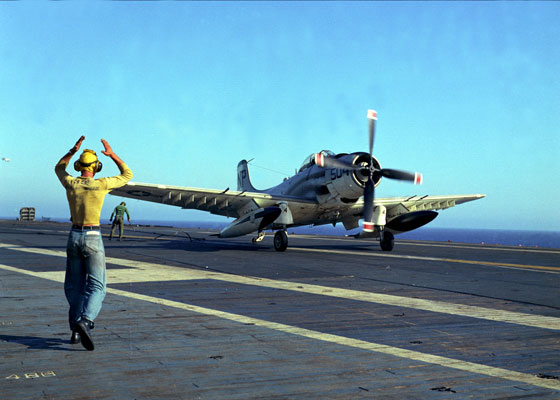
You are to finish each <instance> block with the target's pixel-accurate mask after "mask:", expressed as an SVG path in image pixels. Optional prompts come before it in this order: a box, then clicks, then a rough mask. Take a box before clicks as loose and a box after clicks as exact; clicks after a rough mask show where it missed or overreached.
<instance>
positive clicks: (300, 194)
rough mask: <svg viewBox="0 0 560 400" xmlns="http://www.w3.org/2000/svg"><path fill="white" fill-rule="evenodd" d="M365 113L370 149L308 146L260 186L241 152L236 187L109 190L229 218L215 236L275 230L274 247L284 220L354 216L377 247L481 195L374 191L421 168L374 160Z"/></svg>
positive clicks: (349, 225) (282, 245)
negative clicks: (290, 168) (381, 194)
mask: <svg viewBox="0 0 560 400" xmlns="http://www.w3.org/2000/svg"><path fill="white" fill-rule="evenodd" d="M367 116H368V119H369V153H365V152H356V153H350V154H346V153H340V154H335V153H333V152H331V151H329V150H323V151H321V152H320V153H314V154H311V155H310V156H309V157H307V158H306V159H305V161H304V162H303V165H302V166H301V168H300V169H299V171H298V172H297V173H296V174H295V175H294V176H292V177H290V178H286V179H284V181H283V182H282V183H281V184H279V185H278V186H274V187H271V188H269V189H266V190H257V189H255V188H254V187H253V185H252V184H251V180H250V178H249V169H248V166H247V161H245V160H241V161H240V162H239V164H238V165H237V191H230V190H229V188H227V189H226V190H223V191H220V190H212V189H198V188H189V187H180V186H167V185H154V184H147V183H133V182H130V183H128V184H127V185H125V186H123V187H121V188H119V189H116V190H113V191H112V192H111V194H112V195H115V196H122V197H129V198H133V199H138V200H144V201H151V202H154V203H163V204H169V205H173V206H177V207H181V208H184V209H196V210H202V211H208V212H210V213H212V214H217V215H223V216H226V217H234V218H236V220H235V221H233V222H231V223H230V224H229V225H228V226H226V227H225V228H224V229H222V230H221V232H220V233H219V234H218V235H217V236H218V237H221V238H229V237H236V236H242V235H247V234H249V233H253V232H256V233H257V236H256V237H255V238H253V242H259V241H261V240H263V238H264V236H265V233H264V231H265V230H275V231H276V233H275V234H274V248H275V249H276V250H277V251H284V250H286V248H287V247H288V234H287V232H286V230H287V228H290V227H296V226H302V225H325V224H333V226H334V225H336V224H337V223H338V222H342V224H343V225H344V227H345V228H346V229H347V230H350V229H354V228H357V227H358V226H359V220H360V219H363V220H364V222H363V229H362V231H361V232H360V233H359V234H357V235H355V237H357V238H378V239H379V242H380V245H381V249H382V250H384V251H391V250H392V249H393V245H394V235H395V234H398V233H402V232H407V231H411V230H413V229H416V228H419V227H421V226H423V225H425V224H427V223H428V222H430V221H432V220H433V219H434V218H435V217H436V216H437V215H438V213H437V212H436V211H435V210H442V209H446V208H449V207H453V206H455V205H457V204H462V203H466V202H468V201H472V200H477V199H480V198H483V197H485V195H482V194H474V195H464V196H422V197H419V196H411V197H392V198H380V199H375V188H376V187H377V186H378V185H379V183H380V182H381V178H382V177H385V178H388V179H397V180H402V181H408V182H412V183H414V184H421V183H422V175H421V174H420V173H418V172H415V173H410V172H405V171H400V170H396V169H389V168H381V165H380V164H379V161H378V160H377V159H376V158H375V157H374V156H373V154H372V151H373V139H374V134H375V121H376V120H377V113H376V112H375V111H374V110H369V111H368V114H367Z"/></svg>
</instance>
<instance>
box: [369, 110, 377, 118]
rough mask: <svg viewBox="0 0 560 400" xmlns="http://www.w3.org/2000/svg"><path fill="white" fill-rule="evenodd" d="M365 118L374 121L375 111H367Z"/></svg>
mask: <svg viewBox="0 0 560 400" xmlns="http://www.w3.org/2000/svg"><path fill="white" fill-rule="evenodd" d="M367 117H368V118H369V119H375V120H376V119H377V111H375V110H368V112H367Z"/></svg>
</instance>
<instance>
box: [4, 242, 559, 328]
mask: <svg viewBox="0 0 560 400" xmlns="http://www.w3.org/2000/svg"><path fill="white" fill-rule="evenodd" d="M2 247H4V248H10V249H12V250H18V251H23V252H29V253H39V254H44V255H52V256H58V257H66V253H65V252H62V251H54V250H48V249H38V248H32V247H22V246H19V245H6V244H2V243H0V248H2ZM106 260H107V263H110V264H116V265H122V266H126V267H129V268H132V269H123V270H114V269H110V270H107V282H108V284H109V285H110V284H117V283H132V282H157V281H182V280H195V279H213V280H219V281H225V282H231V283H238V284H244V285H253V286H260V287H267V288H274V289H282V290H290V291H294V292H301V293H308V294H315V295H321V296H330V297H337V298H343V299H349V300H358V301H364V302H369V303H378V304H385V305H391V306H396V307H405V308H412V309H417V310H422V311H431V312H437V313H443V314H450V315H458V316H463V317H470V318H478V319H484V320H489V321H495V322H505V323H510V324H515V325H524V326H530V327H535V328H541V329H552V330H560V318H557V317H549V316H543V315H534V314H527V313H520V312H513V311H505V310H498V309H492V308H486V307H478V306H470V305H466V304H457V303H448V302H444V301H437V300H426V299H417V298H410V297H404V296H395V295H388V294H381V293H375V292H364V291H359V290H350V289H340V288H334V287H329V286H321V285H310V284H305V283H299V282H290V281H280V280H273V279H266V278H256V277H250V276H240V275H232V274H225V273H220V272H211V271H202V270H197V269H192V268H183V267H174V266H169V265H161V264H154V263H147V262H141V261H133V260H126V259H120V258H112V257H107V259H106ZM8 268H11V267H8ZM139 270H140V271H141V272H140V271H139ZM28 272H29V271H28ZM30 274H37V275H34V276H38V277H41V278H45V279H51V280H55V281H59V282H62V281H63V280H64V271H55V272H37V273H31V272H30Z"/></svg>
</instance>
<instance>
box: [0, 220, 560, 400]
mask: <svg viewBox="0 0 560 400" xmlns="http://www.w3.org/2000/svg"><path fill="white" fill-rule="evenodd" d="M69 229H70V225H69V224H63V223H54V222H17V221H6V220H4V221H0V301H1V303H0V358H1V360H2V361H1V363H0V381H1V383H0V397H1V398H2V399H18V400H19V399H360V398H380V399H381V398H382V399H470V398H473V399H525V398H526V399H530V398H539V399H558V398H560V380H559V377H560V250H559V249H543V248H525V247H509V246H489V245H474V244H461V243H448V242H422V241H407V240H399V238H398V237H397V238H396V240H395V248H394V250H393V251H392V252H383V251H381V249H380V248H379V243H378V242H376V241H368V240H356V239H353V238H344V237H325V236H310V235H309V236H308V235H290V236H289V243H290V245H289V247H288V249H287V251H285V252H277V251H275V250H274V247H273V245H272V235H270V234H269V235H267V237H266V238H265V239H264V240H263V241H262V242H260V243H252V242H251V236H250V235H248V236H244V237H239V238H235V239H219V238H216V237H213V236H210V234H211V233H215V232H209V231H205V230H197V229H185V228H170V227H157V226H139V227H131V226H126V227H125V238H124V240H123V241H118V240H115V239H113V240H112V241H109V238H108V234H109V231H110V227H109V226H106V225H105V226H103V228H102V233H103V236H104V244H105V251H106V256H107V296H106V298H105V301H104V303H103V308H102V310H101V313H100V314H99V316H98V318H97V319H96V320H95V328H94V329H93V330H92V336H93V339H94V341H95V350H94V351H86V350H85V349H84V348H83V347H82V346H81V345H80V344H74V345H72V344H70V342H69V339H70V331H69V328H68V323H67V312H68V308H67V307H68V306H67V303H66V299H65V297H64V290H63V281H64V271H65V263H66V241H67V237H68V231H69Z"/></svg>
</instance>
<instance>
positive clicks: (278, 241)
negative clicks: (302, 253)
mask: <svg viewBox="0 0 560 400" xmlns="http://www.w3.org/2000/svg"><path fill="white" fill-rule="evenodd" d="M287 248H288V234H287V233H286V231H278V232H276V233H275V234H274V250H276V251H285V250H286V249H287Z"/></svg>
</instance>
